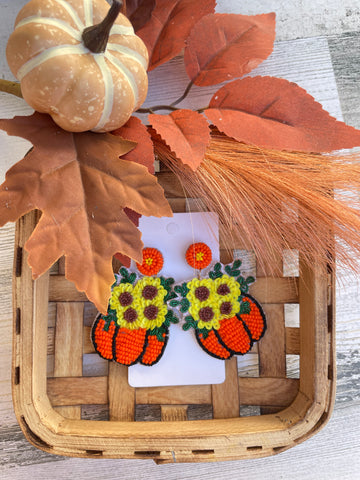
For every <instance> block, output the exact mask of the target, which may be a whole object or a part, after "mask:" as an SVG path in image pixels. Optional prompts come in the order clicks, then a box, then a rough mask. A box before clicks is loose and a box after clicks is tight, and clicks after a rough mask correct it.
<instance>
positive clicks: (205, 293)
mask: <svg viewBox="0 0 360 480" xmlns="http://www.w3.org/2000/svg"><path fill="white" fill-rule="evenodd" d="M209 296H210V290H209V289H208V288H207V287H204V286H202V287H197V289H196V290H195V297H196V298H197V299H198V300H200V302H204V301H205V300H207V299H208V298H209Z"/></svg>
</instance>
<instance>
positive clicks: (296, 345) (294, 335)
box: [285, 327, 300, 355]
mask: <svg viewBox="0 0 360 480" xmlns="http://www.w3.org/2000/svg"><path fill="white" fill-rule="evenodd" d="M285 343H286V353H287V354H289V355H300V328H297V327H286V328H285Z"/></svg>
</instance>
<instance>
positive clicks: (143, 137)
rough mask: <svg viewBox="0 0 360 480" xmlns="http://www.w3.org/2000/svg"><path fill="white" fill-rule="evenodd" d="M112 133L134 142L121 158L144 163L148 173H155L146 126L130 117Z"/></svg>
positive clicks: (149, 136)
mask: <svg viewBox="0 0 360 480" xmlns="http://www.w3.org/2000/svg"><path fill="white" fill-rule="evenodd" d="M111 133H112V134H113V135H117V136H120V137H122V138H126V139H127V140H131V141H133V142H136V147H135V148H133V149H132V150H130V152H128V153H126V154H125V155H123V157H122V158H123V159H125V160H130V161H131V162H135V163H139V164H140V165H144V166H145V167H146V168H147V169H148V170H149V172H150V173H155V168H154V160H155V155H154V145H153V143H152V140H151V135H150V133H149V132H148V129H147V128H146V126H145V125H144V124H143V123H142V121H141V120H139V119H138V118H136V117H130V118H129V120H128V121H127V122H126V123H125V125H123V126H122V127H120V128H118V129H117V130H113V131H112V132H111Z"/></svg>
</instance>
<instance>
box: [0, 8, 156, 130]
mask: <svg viewBox="0 0 360 480" xmlns="http://www.w3.org/2000/svg"><path fill="white" fill-rule="evenodd" d="M120 8H121V2H118V1H117V0H115V1H114V3H113V6H112V7H111V9H110V10H109V4H108V3H107V2H106V0H31V1H30V2H29V3H27V4H26V5H25V6H24V7H23V8H22V10H21V11H20V12H19V14H18V16H17V18H16V22H15V30H14V32H13V33H12V34H11V36H10V38H9V41H8V45H7V50H6V55H7V61H8V64H9V66H10V68H11V71H12V72H13V74H14V75H15V77H16V78H18V80H20V82H21V91H22V95H23V97H24V99H25V100H26V101H27V103H28V104H29V105H30V106H31V107H33V108H34V109H35V110H37V111H38V112H44V113H49V114H50V115H51V116H52V118H53V120H54V121H55V122H56V123H57V124H58V125H60V126H61V127H62V128H63V129H65V130H68V131H72V132H82V131H86V130H92V131H95V132H106V131H111V130H114V129H116V128H119V127H121V126H122V125H123V124H124V123H126V121H127V120H128V119H129V117H130V116H131V114H132V113H133V111H134V110H136V109H137V108H139V107H140V105H141V104H142V103H143V102H144V100H145V98H146V94H147V86H148V80H147V73H146V70H147V65H148V53H147V49H146V46H145V45H144V43H143V42H142V40H141V39H140V38H139V37H137V36H136V35H135V33H134V29H133V27H132V25H131V23H130V22H129V20H128V19H127V18H126V17H125V16H124V15H122V14H121V13H120V14H118V12H119V10H120ZM111 16H112V19H111V18H110V17H111ZM106 17H107V20H106ZM114 18H116V20H115V23H114V24H113V25H112V23H113V20H114ZM104 19H105V20H104ZM97 24H100V25H98V27H96V28H97V30H96V32H92V33H91V34H90V33H89V32H88V31H89V30H93V31H94V28H91V27H92V26H94V25H97ZM111 25H112V26H111ZM110 27H111V29H110ZM99 28H100V30H99ZM106 29H107V36H106V35H105V36H104V31H105V30H106ZM84 31H87V34H85V33H84ZM99 32H100V34H101V35H103V38H102V41H103V50H104V51H100V52H96V51H92V50H96V48H95V49H94V48H93V45H92V44H94V43H95V44H96V43H98V44H99V41H98V40H97V36H96V35H99ZM105 34H106V32H105ZM86 35H87V36H86ZM101 35H100V36H101ZM90 37H91V38H90ZM105 37H106V38H105ZM104 39H105V41H104ZM85 40H86V41H85ZM89 40H90V41H89ZM107 40H108V41H107ZM90 46H91V48H92V50H90ZM100 49H101V47H100Z"/></svg>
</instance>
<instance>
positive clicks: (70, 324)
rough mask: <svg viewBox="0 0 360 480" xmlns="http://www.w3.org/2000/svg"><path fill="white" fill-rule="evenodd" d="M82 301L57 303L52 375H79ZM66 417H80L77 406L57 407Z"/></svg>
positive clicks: (81, 343) (79, 409)
mask: <svg viewBox="0 0 360 480" xmlns="http://www.w3.org/2000/svg"><path fill="white" fill-rule="evenodd" d="M83 318H84V304H83V303H70V302H64V303H58V304H57V314H56V329H55V348H54V353H55V355H54V377H80V376H81V375H82V359H83V331H84V328H83ZM57 411H58V412H59V413H60V414H61V415H62V416H63V417H66V418H77V419H80V418H81V408H80V407H78V406H67V407H57Z"/></svg>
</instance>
